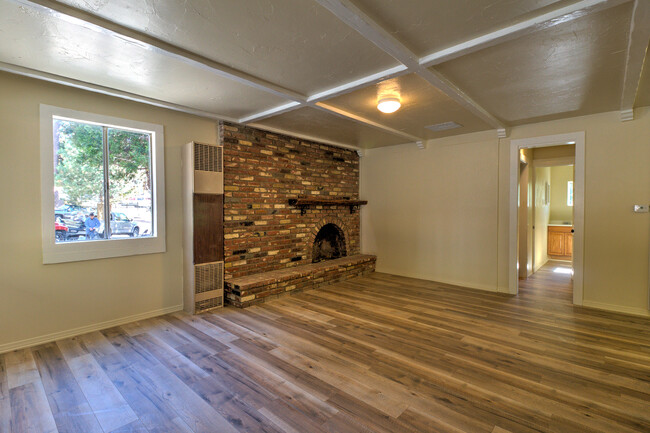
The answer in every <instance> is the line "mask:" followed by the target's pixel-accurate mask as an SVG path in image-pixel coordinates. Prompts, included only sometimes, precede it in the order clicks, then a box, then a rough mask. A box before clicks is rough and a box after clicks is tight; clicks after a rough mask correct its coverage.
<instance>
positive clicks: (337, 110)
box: [314, 102, 423, 142]
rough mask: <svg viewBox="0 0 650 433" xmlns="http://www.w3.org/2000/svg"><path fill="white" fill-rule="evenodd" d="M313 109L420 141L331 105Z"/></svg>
mask: <svg viewBox="0 0 650 433" xmlns="http://www.w3.org/2000/svg"><path fill="white" fill-rule="evenodd" d="M314 107H315V108H320V109H321V110H323V111H326V112H328V113H330V114H334V115H336V116H339V117H342V118H344V119H348V120H352V121H355V122H357V123H361V124H363V125H366V126H370V127H372V128H375V129H379V130H381V131H384V132H388V133H390V134H393V135H398V136H401V137H404V138H405V139H407V140H409V141H410V142H411V141H419V140H422V139H423V138H422V137H418V136H417V135H413V134H409V133H408V132H404V131H400V130H399V129H395V128H391V127H390V126H386V125H383V124H381V123H378V122H375V121H373V120H370V119H366V118H365V117H362V116H358V115H356V114H354V113H350V112H349V111H345V110H342V109H340V108H337V107H334V106H332V105H328V104H326V103H324V102H319V103H317V104H315V105H314Z"/></svg>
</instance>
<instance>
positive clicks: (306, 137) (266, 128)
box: [248, 123, 363, 154]
mask: <svg viewBox="0 0 650 433" xmlns="http://www.w3.org/2000/svg"><path fill="white" fill-rule="evenodd" d="M248 125H249V126H252V127H253V128H257V129H261V130H263V131H268V132H273V133H275V134H282V135H289V136H292V137H296V138H301V139H303V140H308V141H315V142H316V143H323V144H329V145H330V146H336V147H342V148H344V149H351V150H354V151H356V152H357V154H358V153H359V151H361V152H363V149H362V148H361V147H359V146H355V145H353V144H349V143H342V142H340V141H334V140H327V139H325V138H321V137H314V136H313V135H309V134H300V133H296V132H294V131H289V130H287V129H282V128H273V127H272V126H268V125H263V124H258V123H249V124H248Z"/></svg>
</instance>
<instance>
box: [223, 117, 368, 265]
mask: <svg viewBox="0 0 650 433" xmlns="http://www.w3.org/2000/svg"><path fill="white" fill-rule="evenodd" d="M219 129H220V131H219V132H220V137H221V140H222V143H223V145H224V185H225V187H224V189H225V204H224V224H225V232H224V236H225V243H224V250H225V262H226V277H241V276H244V275H250V274H257V273H261V272H267V271H272V270H276V269H281V268H286V267H290V266H296V265H300V264H306V263H311V254H312V243H313V241H314V238H315V237H316V233H317V232H318V230H319V229H320V228H321V227H322V226H323V225H325V224H327V223H334V224H336V225H338V226H339V227H340V228H341V229H342V230H343V232H344V233H345V241H346V248H347V253H348V255H352V254H358V253H359V212H358V211H355V212H354V213H353V214H350V210H349V208H348V207H344V206H335V207H329V206H318V207H317V208H310V209H308V210H307V212H306V214H305V215H301V214H300V209H297V208H295V207H293V206H290V205H289V199H290V198H297V197H299V196H310V197H329V198H342V197H349V198H351V199H358V198H359V157H358V156H357V154H356V152H355V151H353V150H347V149H342V148H338V147H334V146H329V145H325V144H319V143H315V142H311V141H306V140H301V139H297V138H294V137H289V136H285V135H279V134H273V133H269V132H266V131H262V130H258V129H255V128H250V127H247V126H243V125H238V124H232V123H227V122H223V123H220V125H219Z"/></svg>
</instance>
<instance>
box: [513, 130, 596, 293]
mask: <svg viewBox="0 0 650 433" xmlns="http://www.w3.org/2000/svg"><path fill="white" fill-rule="evenodd" d="M573 148H575V151H573ZM535 152H537V158H535ZM571 153H573V155H571ZM559 155H560V156H559ZM510 157H511V158H510V212H509V213H510V224H509V225H510V259H509V269H510V271H509V272H510V278H509V283H510V286H509V291H510V293H512V294H517V293H518V292H519V279H520V278H524V279H525V278H529V277H530V276H531V275H532V274H533V273H535V272H536V271H539V270H540V269H542V268H543V269H544V271H545V272H548V270H549V266H551V268H552V269H555V268H557V269H559V271H558V272H561V273H564V275H565V276H566V274H567V273H569V274H571V273H572V274H573V294H572V298H573V303H574V304H577V305H582V291H583V286H582V281H583V280H582V276H583V273H582V267H583V227H584V224H583V221H584V132H577V133H571V134H560V135H553V136H545V137H535V138H528V139H519V140H512V141H511V142H510ZM553 167H564V168H563V169H559V168H558V169H554V168H553ZM551 170H556V171H557V173H556V179H559V180H560V182H558V183H557V185H556V186H555V188H554V189H555V191H556V194H555V196H554V198H555V201H556V203H555V205H556V206H554V207H555V208H556V209H555V210H556V212H555V213H553V214H552V213H551V197H553V195H552V193H551V191H552V190H553V188H552V187H551V182H552V175H551ZM569 171H570V172H571V175H572V176H570V177H571V180H570V181H569V180H567V179H565V178H566V177H567V176H568V172H569ZM568 182H571V183H568ZM565 183H566V192H564V190H563V188H565ZM569 196H570V200H569ZM562 200H565V201H566V203H569V202H570V203H571V206H568V205H567V206H565V207H564V208H562V209H560V207H559V206H558V202H561V201H562ZM567 208H570V209H567ZM567 212H570V216H569V214H568V213H567ZM520 222H521V223H520ZM565 232H566V233H565ZM549 236H550V238H549ZM551 242H552V243H551ZM549 249H550V250H551V251H550V253H551V254H549ZM549 259H551V260H558V261H557V262H555V261H553V262H550V263H549ZM553 264H557V266H555V267H553V266H552V265H553ZM545 265H546V266H545ZM571 265H572V267H573V270H572V272H571ZM567 269H569V270H568V271H567Z"/></svg>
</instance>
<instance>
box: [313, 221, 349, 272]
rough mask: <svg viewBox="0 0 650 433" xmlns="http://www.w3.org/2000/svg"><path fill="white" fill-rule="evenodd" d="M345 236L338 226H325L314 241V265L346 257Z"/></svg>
mask: <svg viewBox="0 0 650 433" xmlns="http://www.w3.org/2000/svg"><path fill="white" fill-rule="evenodd" d="M346 255H347V251H346V248H345V235H344V234H343V230H341V228H340V227H339V226H337V225H336V224H332V223H330V224H325V225H324V226H323V227H321V229H320V230H319V231H318V234H317V235H316V238H315V239H314V246H313V253H312V263H318V262H321V261H323V260H333V259H338V258H341V257H345V256H346Z"/></svg>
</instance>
